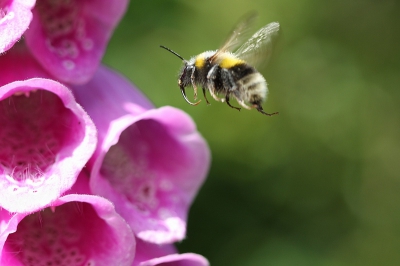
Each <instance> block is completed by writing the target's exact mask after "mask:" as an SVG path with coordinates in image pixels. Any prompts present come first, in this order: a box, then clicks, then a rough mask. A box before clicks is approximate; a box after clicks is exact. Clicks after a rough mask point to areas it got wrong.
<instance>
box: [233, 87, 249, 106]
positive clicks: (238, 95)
mask: <svg viewBox="0 0 400 266" xmlns="http://www.w3.org/2000/svg"><path fill="white" fill-rule="evenodd" d="M233 96H235V98H236V101H237V102H238V103H239V104H240V105H241V106H242V107H243V108H245V109H247V110H251V107H250V106H247V104H245V103H244V101H243V100H242V98H241V97H240V94H239V92H238V91H235V92H234V94H233Z"/></svg>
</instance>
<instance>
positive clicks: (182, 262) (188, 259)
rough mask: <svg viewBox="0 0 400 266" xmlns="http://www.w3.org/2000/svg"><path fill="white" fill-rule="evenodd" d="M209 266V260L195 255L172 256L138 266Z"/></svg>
mask: <svg viewBox="0 0 400 266" xmlns="http://www.w3.org/2000/svg"><path fill="white" fill-rule="evenodd" d="M156 265H159V266H208V265H210V264H209V262H208V260H207V259H206V258H204V257H203V256H201V255H198V254H194V253H184V254H171V255H167V256H164V257H160V258H154V259H151V260H148V261H143V262H142V263H140V264H138V266H156Z"/></svg>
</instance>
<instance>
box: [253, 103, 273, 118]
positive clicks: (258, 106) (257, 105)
mask: <svg viewBox="0 0 400 266" xmlns="http://www.w3.org/2000/svg"><path fill="white" fill-rule="evenodd" d="M253 107H254V108H256V109H257V111H259V112H260V113H262V114H264V115H268V116H273V115H277V114H279V112H275V113H272V114H269V113H266V112H264V109H263V108H262V107H261V105H260V104H254V105H253Z"/></svg>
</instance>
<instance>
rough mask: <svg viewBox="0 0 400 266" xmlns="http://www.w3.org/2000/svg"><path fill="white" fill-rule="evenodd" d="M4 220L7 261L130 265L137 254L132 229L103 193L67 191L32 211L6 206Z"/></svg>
mask: <svg viewBox="0 0 400 266" xmlns="http://www.w3.org/2000/svg"><path fill="white" fill-rule="evenodd" d="M80 179H81V178H80ZM86 182H87V181H86ZM81 183H82V182H78V184H76V185H75V186H74V188H75V187H76V186H82V184H81ZM83 186H85V184H83ZM86 186H88V185H86ZM77 190H80V192H83V191H85V190H87V189H85V188H84V187H81V188H78V189H77ZM74 191H75V189H73V190H72V191H71V192H74ZM87 192H88V191H87ZM0 224H1V226H0V251H1V253H0V265H4V266H14V265H15V266H16V265H21V266H22V265H24V266H29V265H46V266H47V265H69V266H73V265H76V266H81V265H87V266H89V265H96V266H111V265H118V266H131V265H132V263H133V258H134V256H135V237H134V236H133V233H132V230H131V229H130V227H129V225H128V224H127V223H126V222H125V221H124V220H123V219H122V218H121V216H120V215H118V214H117V213H116V211H115V209H114V206H113V205H112V203H111V202H109V201H108V200H106V199H104V198H101V197H99V196H94V195H83V194H69V195H65V196H62V197H60V198H59V199H57V200H56V201H55V202H53V203H52V207H48V208H45V209H43V210H40V211H38V212H34V213H32V214H29V215H28V214H21V213H20V214H10V213H8V212H6V211H5V210H1V211H0Z"/></svg>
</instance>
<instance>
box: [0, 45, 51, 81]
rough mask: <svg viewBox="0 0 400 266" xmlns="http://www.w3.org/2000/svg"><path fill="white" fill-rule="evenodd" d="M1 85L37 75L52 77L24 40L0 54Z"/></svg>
mask: <svg viewBox="0 0 400 266" xmlns="http://www.w3.org/2000/svg"><path fill="white" fill-rule="evenodd" d="M0 73H1V75H0V86H2V85H5V84H7V83H10V82H13V81H16V80H25V79H30V78H35V77H41V78H51V75H50V74H49V73H47V72H46V70H44V69H43V67H42V66H41V65H40V64H39V63H38V62H37V61H36V59H35V58H34V57H33V56H32V54H31V53H30V52H29V50H28V48H27V47H26V45H25V42H24V41H20V42H18V43H16V44H15V45H14V46H13V47H12V48H11V49H10V50H8V51H7V53H5V54H3V55H1V56H0Z"/></svg>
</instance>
